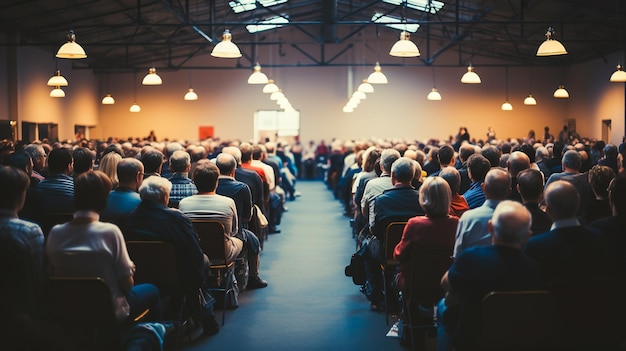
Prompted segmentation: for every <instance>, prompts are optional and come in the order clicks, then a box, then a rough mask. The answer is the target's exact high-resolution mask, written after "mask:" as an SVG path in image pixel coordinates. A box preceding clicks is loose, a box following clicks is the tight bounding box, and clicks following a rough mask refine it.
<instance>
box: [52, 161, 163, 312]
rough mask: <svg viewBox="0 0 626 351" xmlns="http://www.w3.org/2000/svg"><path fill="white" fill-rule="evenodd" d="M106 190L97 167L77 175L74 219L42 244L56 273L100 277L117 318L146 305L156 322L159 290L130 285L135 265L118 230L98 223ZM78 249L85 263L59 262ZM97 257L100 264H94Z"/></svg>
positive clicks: (58, 227)
mask: <svg viewBox="0 0 626 351" xmlns="http://www.w3.org/2000/svg"><path fill="white" fill-rule="evenodd" d="M111 188H112V185H111V180H109V177H107V176H106V174H104V173H102V172H100V171H89V172H86V173H83V174H81V175H80V176H78V177H77V178H76V186H75V198H74V206H75V208H76V212H75V213H74V219H73V220H72V221H70V222H68V223H64V224H58V225H56V226H54V227H53V228H52V229H51V230H50V234H49V235H48V240H47V243H46V254H47V257H48V260H49V262H50V265H51V266H52V267H53V268H54V274H55V275H59V276H77V275H80V276H84V275H85V271H88V272H89V275H90V276H94V277H101V278H103V279H104V280H105V281H106V282H107V285H108V286H109V288H110V289H111V295H112V297H113V303H114V309H115V316H116V318H117V321H118V322H120V323H122V322H124V321H126V320H131V321H132V319H134V318H135V317H137V316H138V315H139V314H140V313H141V312H143V311H145V310H146V309H148V308H149V309H150V312H149V317H148V318H149V319H151V320H159V319H160V318H161V314H162V308H161V300H160V298H159V290H158V289H157V288H156V287H155V286H154V285H151V284H140V285H134V280H133V275H134V273H135V264H134V263H133V262H132V261H131V260H130V257H129V255H128V251H127V250H126V242H125V241H124V237H123V235H122V231H121V230H120V229H119V228H118V227H117V226H116V225H114V224H111V223H105V222H100V212H102V211H103V210H104V209H105V208H106V204H107V199H108V196H109V192H110V191H111ZM78 250H79V251H82V252H85V253H87V254H89V256H87V255H86V256H84V258H85V262H84V264H83V265H80V266H70V265H67V264H64V255H65V254H66V253H67V252H70V251H78ZM91 255H92V256H91ZM97 257H99V258H100V260H101V262H102V265H95V264H93V262H94V260H95V259H96V258H97ZM104 265H106V266H104Z"/></svg>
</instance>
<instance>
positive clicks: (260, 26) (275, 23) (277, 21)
mask: <svg viewBox="0 0 626 351" xmlns="http://www.w3.org/2000/svg"><path fill="white" fill-rule="evenodd" d="M287 23H289V20H288V19H287V18H285V17H281V16H275V17H271V18H268V19H266V20H264V21H261V22H259V23H256V24H249V25H247V26H246V29H247V30H248V32H249V33H251V34H253V33H257V32H263V31H266V30H270V29H274V28H280V27H282V26H284V25H285V24H287Z"/></svg>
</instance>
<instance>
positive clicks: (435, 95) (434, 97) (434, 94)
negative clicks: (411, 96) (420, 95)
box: [426, 88, 441, 101]
mask: <svg viewBox="0 0 626 351" xmlns="http://www.w3.org/2000/svg"><path fill="white" fill-rule="evenodd" d="M426 99H428V100H430V101H439V100H441V94H440V93H439V91H438V90H437V88H432V90H431V91H430V93H428V96H426Z"/></svg>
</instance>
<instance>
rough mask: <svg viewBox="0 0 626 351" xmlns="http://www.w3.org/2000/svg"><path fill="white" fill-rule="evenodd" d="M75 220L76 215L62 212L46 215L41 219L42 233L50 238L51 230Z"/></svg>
mask: <svg viewBox="0 0 626 351" xmlns="http://www.w3.org/2000/svg"><path fill="white" fill-rule="evenodd" d="M72 219H74V213H71V212H61V213H46V214H44V215H43V218H42V219H41V223H40V225H41V231H42V232H43V235H44V236H45V237H48V234H49V233H50V229H52V227H54V226H55V225H57V224H62V223H67V222H69V221H71V220H72Z"/></svg>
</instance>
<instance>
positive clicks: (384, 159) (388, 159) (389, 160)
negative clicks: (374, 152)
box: [380, 149, 400, 173]
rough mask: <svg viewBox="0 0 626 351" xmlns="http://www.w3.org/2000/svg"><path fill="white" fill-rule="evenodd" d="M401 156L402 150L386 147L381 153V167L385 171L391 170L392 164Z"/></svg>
mask: <svg viewBox="0 0 626 351" xmlns="http://www.w3.org/2000/svg"><path fill="white" fill-rule="evenodd" d="M399 158H400V152H398V150H395V149H385V150H383V152H382V153H381V154H380V167H381V169H382V170H383V172H387V173H389V172H391V165H393V163H394V162H396V160H397V159H399Z"/></svg>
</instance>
